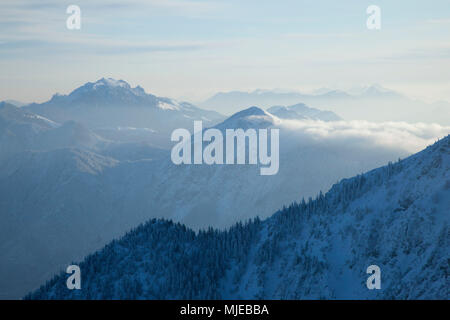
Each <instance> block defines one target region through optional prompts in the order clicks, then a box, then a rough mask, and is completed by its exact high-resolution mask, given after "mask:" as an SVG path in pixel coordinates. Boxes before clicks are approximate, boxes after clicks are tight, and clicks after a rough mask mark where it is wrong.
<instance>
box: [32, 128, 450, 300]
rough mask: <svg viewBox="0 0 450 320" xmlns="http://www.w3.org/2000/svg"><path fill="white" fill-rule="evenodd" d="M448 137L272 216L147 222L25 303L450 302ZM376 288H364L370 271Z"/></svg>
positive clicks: (55, 278) (86, 260)
mask: <svg viewBox="0 0 450 320" xmlns="http://www.w3.org/2000/svg"><path fill="white" fill-rule="evenodd" d="M449 169H450V136H447V137H445V138H444V139H442V140H440V141H438V142H437V143H435V144H434V145H432V146H429V147H428V148H426V149H425V150H423V151H422V152H419V153H418V154H415V155H413V156H411V157H408V158H407V159H404V160H401V161H398V162H396V163H389V164H388V165H387V166H383V167H381V168H378V169H375V170H372V171H369V172H367V173H365V174H362V175H357V176H355V177H353V178H350V179H344V180H342V181H340V182H339V183H337V184H335V185H333V187H332V188H331V189H330V191H328V192H327V193H326V194H322V193H320V194H318V195H317V196H316V197H315V199H314V200H313V199H309V200H308V201H305V200H304V199H303V200H302V201H301V202H295V203H293V204H291V205H290V206H288V207H284V208H283V209H281V210H279V211H277V212H276V213H275V214H274V215H272V216H271V217H270V218H268V219H266V220H263V221H261V220H260V219H258V218H255V219H252V220H250V221H248V222H246V223H241V222H240V223H237V224H235V225H234V226H232V227H231V228H229V229H227V230H225V231H219V230H215V229H212V228H210V229H208V230H204V231H201V232H199V233H196V232H194V231H192V230H190V229H188V228H186V227H185V226H184V225H181V224H175V223H173V222H171V221H167V220H157V219H153V220H150V221H148V222H146V223H144V224H141V225H140V226H138V227H137V228H134V229H133V230H131V231H130V232H128V233H127V234H126V235H125V236H124V237H122V238H121V239H119V240H114V241H112V242H111V243H109V244H108V245H106V246H105V247H104V248H103V249H101V250H99V251H98V252H95V253H94V254H91V255H89V256H87V257H86V258H85V259H84V260H83V261H82V262H81V263H79V266H80V269H81V274H82V289H81V290H68V289H67V288H66V279H67V276H68V275H67V274H66V273H65V272H61V273H60V274H59V275H57V276H55V277H54V278H52V279H51V280H49V281H47V282H46V283H45V284H43V285H42V286H41V287H40V289H38V290H36V291H34V292H32V293H30V294H29V295H27V296H26V298H27V299H444V300H445V299H448V274H449V271H450V270H449V264H448V258H449V252H448V240H449V238H448V234H449V225H448V223H449V215H448V209H449V208H450V197H449V192H450V174H449V173H450V171H449ZM371 265H376V266H378V267H379V268H380V270H381V288H380V290H369V289H368V288H367V287H366V280H367V278H368V276H369V275H368V274H367V273H366V270H367V268H368V266H371Z"/></svg>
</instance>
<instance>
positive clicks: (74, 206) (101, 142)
mask: <svg viewBox="0 0 450 320" xmlns="http://www.w3.org/2000/svg"><path fill="white" fill-rule="evenodd" d="M55 97H56V98H53V99H52V100H54V101H53V102H51V101H50V102H47V103H44V104H30V105H28V106H24V107H20V108H19V107H16V106H14V105H11V104H8V103H1V104H0V194H1V197H0V220H1V221H2V224H1V225H0V297H2V298H19V297H21V296H23V295H24V294H25V293H26V292H29V291H30V290H32V289H33V288H37V286H38V285H39V284H41V283H43V282H44V281H45V279H49V278H50V277H51V276H53V275H54V274H55V272H57V271H58V270H60V269H61V268H62V267H63V266H64V265H66V264H67V262H68V261H74V260H80V259H82V258H83V257H84V256H86V255H87V254H88V253H90V252H94V251H95V250H98V249H100V248H101V247H102V246H104V245H105V244H107V243H108V242H110V241H111V240H113V239H117V238H118V237H120V236H122V235H123V234H124V233H125V232H126V231H127V230H130V229H132V228H133V227H136V226H137V225H138V224H140V223H143V222H145V221H148V220H149V219H152V218H165V219H171V220H173V221H175V222H181V223H183V224H185V225H186V226H187V227H189V228H192V229H193V230H199V229H204V228H208V227H211V226H212V227H216V228H219V229H225V228H228V227H230V226H232V225H233V224H234V223H236V222H238V221H242V220H245V219H252V218H254V217H255V216H256V215H258V216H260V217H261V218H266V217H268V216H270V215H271V214H272V213H273V212H274V211H276V210H278V209H279V208H281V207H282V206H283V205H285V204H288V203H291V202H292V201H295V200H296V199H299V198H300V197H302V196H303V197H306V198H307V197H310V196H311V197H312V196H314V195H315V194H317V193H319V191H320V190H323V191H326V190H328V189H329V188H330V187H331V186H332V184H333V183H335V182H336V181H338V180H339V179H342V178H344V177H350V176H352V175H355V174H357V173H360V172H363V171H367V170H369V169H371V168H374V167H377V166H380V165H382V164H383V163H386V162H387V161H390V160H393V159H397V158H399V157H406V156H408V155H410V154H411V152H412V151H414V150H418V148H420V146H423V145H425V144H426V143H427V142H429V141H430V140H431V141H432V140H433V139H435V138H436V137H442V136H443V135H445V134H447V133H448V132H449V128H448V127H440V126H434V125H433V126H424V125H421V126H418V127H415V126H412V125H403V124H391V125H390V127H387V125H386V124H385V125H383V126H376V125H374V124H371V123H359V122H358V123H346V122H344V121H325V120H327V119H325V118H323V116H327V117H328V116H330V115H332V114H331V113H329V112H325V113H322V111H321V110H318V109H313V108H310V107H307V106H305V105H297V106H292V107H285V108H284V107H283V108H281V109H278V111H280V110H282V111H285V110H287V111H288V112H290V113H291V112H295V114H294V117H287V116H285V115H284V114H283V113H277V110H272V111H273V114H272V113H270V112H268V111H264V110H262V109H260V108H258V107H251V108H248V109H245V110H241V111H239V112H238V113H236V114H234V115H232V116H231V117H229V118H226V117H225V116H221V115H219V114H217V113H210V112H208V111H204V110H202V109H200V108H197V107H195V106H192V105H190V104H187V103H179V102H175V101H174V100H172V99H168V98H157V96H154V95H151V94H147V93H145V91H144V90H143V89H142V88H140V87H136V88H131V86H129V85H128V84H127V83H126V82H125V81H120V80H112V79H100V80H99V81H97V82H94V83H87V84H86V85H84V86H81V87H80V88H78V89H76V90H74V91H73V92H72V93H71V94H69V95H68V96H55ZM90 101H91V102H90ZM152 101H153V103H151V102H152ZM162 101H165V102H166V103H167V104H168V105H164V107H163V108H160V106H161V103H162ZM144 102H145V103H144ZM177 108H178V109H177ZM174 109H175V110H174ZM91 111H92V117H89V115H90V114H91V113H90V112H91ZM128 112H129V113H130V114H128ZM111 113H112V114H113V116H112V117H111V118H110V115H111ZM150 113H151V114H152V118H148V116H149V114H150ZM276 114H278V115H276ZM205 115H210V117H209V118H208V119H209V120H211V118H213V117H212V116H217V117H216V118H214V119H215V120H214V121H212V120H211V121H207V120H205V119H204V118H203V117H204V116H205ZM211 115H212V116H211ZM72 117H73V118H72ZM122 119H123V121H122ZM194 120H202V121H204V127H205V128H206V127H209V126H211V127H215V128H218V129H219V130H225V129H236V128H269V129H272V128H277V129H279V130H280V169H279V172H278V174H277V175H275V176H261V175H260V174H259V171H260V170H259V169H260V168H259V166H257V165H251V166H250V165H235V166H229V165H223V166H220V165H219V166H209V165H195V166H189V165H181V166H177V165H174V164H173V163H172V162H171V160H170V150H169V148H170V132H171V131H170V130H172V129H174V128H176V126H178V125H180V126H181V127H183V128H186V129H191V128H193V121H194ZM305 120H306V121H305ZM152 123H153V124H155V125H152ZM361 130H363V132H364V134H360V133H359V132H360V131H361ZM386 134H387V135H388V137H389V138H388V139H387V138H386ZM386 141H387V142H386ZM29 266H33V272H29Z"/></svg>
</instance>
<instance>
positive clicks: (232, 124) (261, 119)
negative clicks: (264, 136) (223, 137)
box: [216, 106, 280, 129]
mask: <svg viewBox="0 0 450 320" xmlns="http://www.w3.org/2000/svg"><path fill="white" fill-rule="evenodd" d="M278 123H280V119H278V118H277V117H276V116H274V115H272V114H270V113H269V112H266V111H264V110H262V109H260V108H258V107H255V106H253V107H250V108H248V109H245V110H242V111H239V112H237V113H235V114H233V115H232V116H231V117H229V118H228V119H226V120H225V121H224V122H222V123H220V124H218V125H217V126H216V127H217V128H219V129H238V128H242V129H249V128H254V129H257V128H259V129H262V128H267V127H270V126H272V125H275V124H278Z"/></svg>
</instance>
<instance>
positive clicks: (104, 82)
mask: <svg viewBox="0 0 450 320" xmlns="http://www.w3.org/2000/svg"><path fill="white" fill-rule="evenodd" d="M102 86H107V87H121V88H127V89H130V88H131V87H130V85H129V84H128V82H126V81H124V80H116V79H113V78H101V79H100V80H98V81H96V82H95V83H94V86H93V88H94V89H96V88H98V87H102Z"/></svg>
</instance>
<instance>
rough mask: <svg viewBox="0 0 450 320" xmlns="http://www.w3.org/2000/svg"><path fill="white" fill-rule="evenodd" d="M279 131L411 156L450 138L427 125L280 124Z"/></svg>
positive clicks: (442, 129) (444, 128) (439, 128)
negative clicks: (381, 148)
mask: <svg viewBox="0 0 450 320" xmlns="http://www.w3.org/2000/svg"><path fill="white" fill-rule="evenodd" d="M281 126H282V127H284V128H286V129H288V130H290V131H291V132H295V134H297V135H301V136H302V137H303V138H309V139H313V140H314V141H316V142H327V143H328V142H332V143H350V142H352V143H360V144H364V145H367V146H369V145H372V146H374V145H375V146H381V147H386V148H394V149H397V150H403V151H405V152H407V153H415V152H418V151H420V150H422V149H423V148H425V147H426V146H428V145H430V144H433V143H434V142H435V141H436V140H437V139H440V138H443V137H445V136H446V135H448V134H450V127H448V126H441V125H438V124H428V123H406V122H381V123H376V122H369V121H359V120H358V121H336V122H323V121H295V120H283V123H282V125H281Z"/></svg>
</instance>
